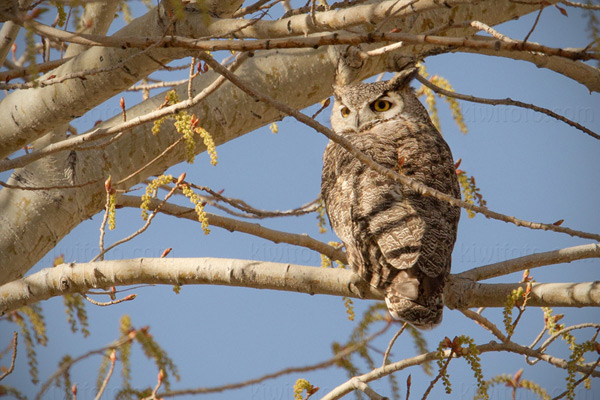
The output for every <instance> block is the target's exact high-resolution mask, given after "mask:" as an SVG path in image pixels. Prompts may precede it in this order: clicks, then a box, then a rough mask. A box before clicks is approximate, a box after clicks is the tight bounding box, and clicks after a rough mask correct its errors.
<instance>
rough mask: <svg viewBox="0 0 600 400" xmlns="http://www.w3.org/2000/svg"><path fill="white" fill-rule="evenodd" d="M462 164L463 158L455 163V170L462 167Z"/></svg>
mask: <svg viewBox="0 0 600 400" xmlns="http://www.w3.org/2000/svg"><path fill="white" fill-rule="evenodd" d="M461 162H462V158H459V159H458V160H456V162H455V163H454V168H458V167H459V166H460V163H461Z"/></svg>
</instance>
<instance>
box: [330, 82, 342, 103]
mask: <svg viewBox="0 0 600 400" xmlns="http://www.w3.org/2000/svg"><path fill="white" fill-rule="evenodd" d="M332 88H333V99H334V100H337V101H341V100H342V95H341V89H342V87H341V86H339V85H332Z"/></svg>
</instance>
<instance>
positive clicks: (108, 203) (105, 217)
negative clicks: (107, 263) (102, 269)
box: [98, 178, 111, 260]
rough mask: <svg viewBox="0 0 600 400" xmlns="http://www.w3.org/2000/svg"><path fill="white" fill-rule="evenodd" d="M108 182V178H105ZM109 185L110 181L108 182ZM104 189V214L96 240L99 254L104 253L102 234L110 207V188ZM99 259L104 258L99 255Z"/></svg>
mask: <svg viewBox="0 0 600 400" xmlns="http://www.w3.org/2000/svg"><path fill="white" fill-rule="evenodd" d="M107 182H110V178H109V179H108V180H107ZM108 185H110V183H108ZM108 189H109V190H106V203H105V204H104V216H103V217H102V223H100V238H99V240H98V247H99V248H100V254H103V253H104V236H105V235H106V223H107V222H108V215H109V211H110V210H109V209H110V197H111V194H110V188H108ZM100 260H104V257H100Z"/></svg>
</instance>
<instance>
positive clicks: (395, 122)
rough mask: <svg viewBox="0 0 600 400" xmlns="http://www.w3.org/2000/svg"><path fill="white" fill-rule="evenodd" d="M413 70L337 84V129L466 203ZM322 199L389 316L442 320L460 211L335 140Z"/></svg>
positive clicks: (390, 164) (326, 157) (425, 323)
mask: <svg viewBox="0 0 600 400" xmlns="http://www.w3.org/2000/svg"><path fill="white" fill-rule="evenodd" d="M414 73H415V70H414V69H410V70H404V71H403V72H401V73H400V74H399V75H398V76H396V77H395V78H394V79H392V80H390V81H387V82H377V83H368V84H356V85H349V86H341V87H335V88H334V97H335V102H334V105H333V111H332V115H331V126H332V128H333V130H334V131H335V133H337V134H338V135H341V136H343V137H345V138H346V139H348V140H349V141H350V142H351V143H352V145H353V146H354V147H355V148H357V149H358V150H360V151H362V152H363V153H365V154H367V155H368V156H369V157H371V158H372V159H373V160H374V161H376V162H377V163H379V164H381V165H383V166H385V167H387V168H390V169H392V170H395V171H397V172H399V173H400V174H403V175H405V176H408V177H410V178H412V179H414V180H416V181H419V182H421V183H423V184H425V185H427V186H429V187H432V188H434V189H436V190H439V191H440V192H443V193H446V194H449V195H451V196H454V197H456V198H459V199H460V188H459V185H458V180H457V177H456V169H455V166H454V162H453V160H452V153H451V152H450V148H449V147H448V144H447V143H446V142H445V141H444V139H443V138H442V136H441V134H440V133H439V132H438V130H437V129H436V128H435V127H434V126H433V124H432V122H431V119H430V118H429V115H428V114H427V111H426V110H425V108H424V107H423V105H422V104H421V103H420V102H419V100H418V99H417V97H416V96H415V94H414V92H413V89H412V88H411V87H410V85H409V84H410V81H411V79H412V77H413V76H414ZM321 195H322V198H323V200H324V201H325V206H326V209H327V214H328V216H329V220H330V221H331V225H332V227H333V230H334V231H335V233H336V234H337V235H338V236H339V238H340V239H341V240H342V241H343V242H344V245H345V246H346V253H347V255H348V261H349V263H350V265H351V267H352V269H353V270H354V271H355V272H357V273H358V274H359V275H360V276H361V277H362V278H363V279H365V280H366V281H367V282H369V283H370V284H371V285H372V286H374V287H376V288H379V289H381V290H383V291H384V293H385V301H386V303H387V307H388V310H389V312H390V314H391V315H392V317H393V318H394V319H397V320H402V321H405V322H409V323H410V324H412V325H413V326H415V327H418V328H432V327H434V326H436V325H437V324H439V323H440V322H441V320H442V311H443V307H444V299H443V289H444V285H445V282H446V279H447V277H448V274H449V273H450V262H451V254H452V248H453V247H454V242H455V240H456V229H457V225H458V219H459V216H460V209H459V208H457V207H453V206H451V205H450V204H448V203H446V202H444V201H440V200H437V199H435V198H433V197H431V196H427V197H425V196H422V195H420V194H419V193H416V192H414V191H413V190H411V189H409V188H407V187H403V186H402V185H401V184H400V183H398V182H396V181H394V180H393V179H391V178H389V177H387V176H383V175H380V174H379V173H377V172H375V171H373V170H371V169H369V168H368V167H367V166H366V165H364V164H363V163H361V162H360V161H359V160H357V159H356V158H355V157H353V156H352V155H351V154H350V153H348V152H347V151H346V150H344V149H343V148H342V147H341V146H339V145H338V144H336V143H334V142H332V141H330V142H329V144H328V145H327V148H326V149H325V153H324V154H323V176H322V183H321Z"/></svg>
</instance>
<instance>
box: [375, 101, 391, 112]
mask: <svg viewBox="0 0 600 400" xmlns="http://www.w3.org/2000/svg"><path fill="white" fill-rule="evenodd" d="M390 108H392V103H391V102H390V101H387V100H381V99H379V100H375V101H374V102H372V103H371V110H373V111H376V112H384V111H387V110H389V109H390Z"/></svg>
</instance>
